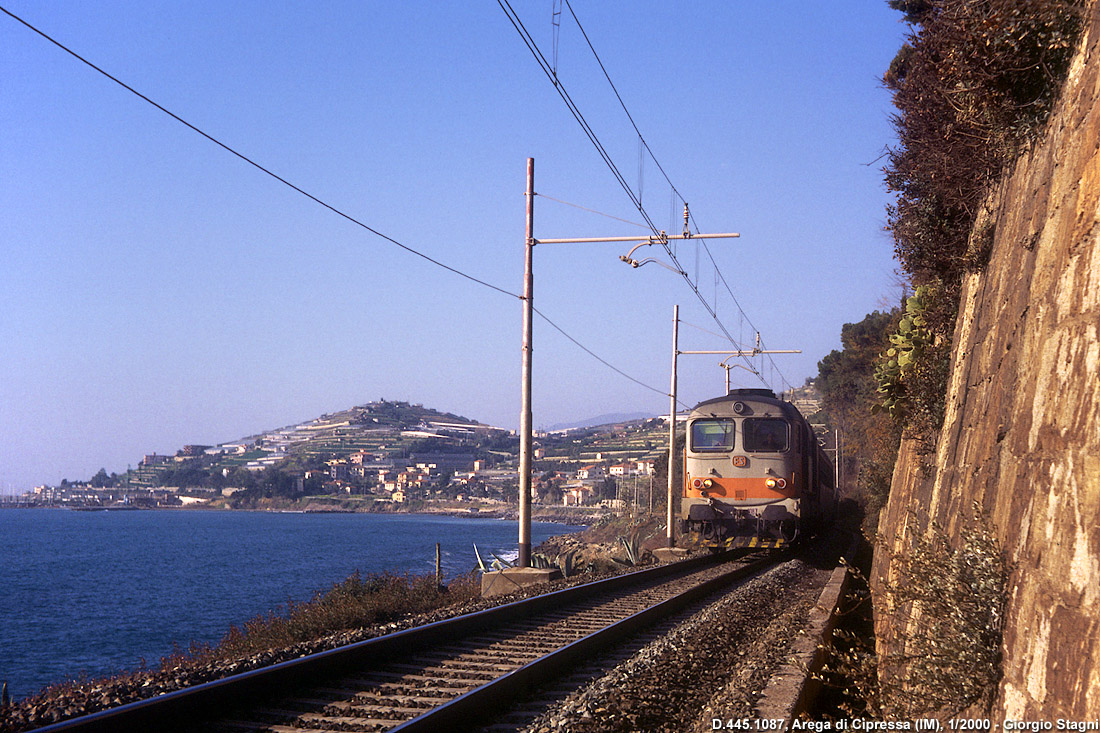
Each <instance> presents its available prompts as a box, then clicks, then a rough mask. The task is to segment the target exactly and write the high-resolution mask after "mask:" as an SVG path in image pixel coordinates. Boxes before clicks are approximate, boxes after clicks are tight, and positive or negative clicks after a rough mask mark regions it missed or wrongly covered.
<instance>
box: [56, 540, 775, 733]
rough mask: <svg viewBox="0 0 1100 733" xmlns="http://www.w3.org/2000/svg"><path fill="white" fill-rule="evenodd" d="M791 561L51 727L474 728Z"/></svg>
mask: <svg viewBox="0 0 1100 733" xmlns="http://www.w3.org/2000/svg"><path fill="white" fill-rule="evenodd" d="M784 557H785V556H784ZM727 559H728V558H727ZM779 559H780V557H779V556H770V557H765V558H756V559H745V560H741V561H731V562H723V561H722V560H723V558H721V557H704V558H696V559H693V560H688V561H685V562H681V563H674V564H670V565H664V566H659V567H657V568H652V569H649V570H643V571H638V572H635V573H630V574H627V575H622V576H617V577H614V578H609V579H606V580H603V581H598V582H595V583H589V584H586V585H581V586H575V587H573V588H568V589H565V590H561V591H557V592H554V593H549V594H545V595H541V596H535V597H533V598H529V599H526V600H523V601H518V602H515V603H511V604H507V605H504V606H499V607H497V608H492V609H488V610H485V611H481V612H478V613H473V614H468V615H466V616H459V617H457V618H453V619H448V620H445V621H440V622H437V623H434V624H429V625H427V626H422V627H417V628H412V629H407V630H405V631H401V632H397V633H394V634H389V635H387V636H382V637H378V638H375V639H370V640H368V641H364V642H359V643H357V644H352V645H349V646H346V647H341V648H338V649H333V650H330V651H327V652H321V653H318V654H313V655H309V656H306V657H302V658H300V659H295V660H291V661H288V662H284V663H282V664H278V665H274V666H272V667H268V668H264V669H260V670H255V671H252V672H247V673H244V674H240V675H235V676H233V677H228V678H225V679H222V680H217V681H215V682H210V683H207V684H204V685H198V686H196V687H192V688H188V689H185V690H180V691H178V692H173V693H169V694H166V695H161V696H159V697H156V698H152V699H150V700H144V701H141V702H136V703H131V704H129V705H124V706H122V707H119V708H115V709H111V710H104V711H101V712H99V713H95V714H93V715H89V716H85V717H82V718H75V719H72V720H69V721H65V722H62V723H58V724H56V725H52V726H48V727H46V728H42V729H40V731H41V732H42V733H54V732H55V731H119V730H218V731H226V732H229V731H234V732H242V731H271V732H272V733H289V732H290V731H294V732H295V733H302V732H303V731H312V732H315V733H320V732H321V731H367V732H373V731H389V730H393V731H403V732H405V733H408V732H410V731H440V730H462V729H465V728H469V727H472V726H474V725H476V724H477V723H478V722H480V721H481V720H483V719H484V718H486V717H487V716H488V715H491V714H492V713H494V712H497V711H499V710H500V709H502V708H504V707H506V706H507V705H508V704H509V703H510V702H511V701H512V700H514V699H515V698H516V697H518V696H522V695H524V694H525V693H526V692H527V691H528V690H530V689H532V688H534V687H535V686H537V685H539V684H541V683H543V682H544V681H545V680H547V679H551V678H553V677H555V676H557V675H561V674H563V673H564V672H565V671H566V670H568V669H569V668H570V667H572V666H574V665H576V664H577V663H578V662H580V661H583V660H585V659H587V658H590V657H591V656H592V655H593V654H595V653H596V651H597V650H599V649H602V648H604V647H606V646H608V645H610V644H612V643H614V642H616V641H618V640H621V639H623V638H625V637H628V636H630V635H632V634H635V633H638V632H639V631H640V630H642V629H644V628H645V627H647V626H650V625H651V624H653V623H655V622H656V621H658V620H660V619H662V618H664V617H667V616H668V615H669V614H672V613H675V612H676V611H678V610H681V609H683V608H685V607H687V606H688V605H690V604H692V603H694V602H696V601H698V600H699V599H700V598H703V597H705V596H707V595H708V594H710V593H713V592H714V591H716V590H717V589H719V588H722V587H725V586H728V585H730V584H732V583H734V582H737V581H739V580H742V579H745V578H748V577H751V576H753V575H755V574H758V573H760V572H763V571H764V570H766V569H767V568H769V567H771V566H772V565H774V564H775V563H776V562H778V561H779Z"/></svg>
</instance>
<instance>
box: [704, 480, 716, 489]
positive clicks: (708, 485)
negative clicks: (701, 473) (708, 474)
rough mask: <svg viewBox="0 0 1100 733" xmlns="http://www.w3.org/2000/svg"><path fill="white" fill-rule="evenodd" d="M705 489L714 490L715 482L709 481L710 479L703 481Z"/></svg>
mask: <svg viewBox="0 0 1100 733" xmlns="http://www.w3.org/2000/svg"><path fill="white" fill-rule="evenodd" d="M703 488H704V489H713V488H714V481H713V480H711V479H709V478H708V479H704V480H703Z"/></svg>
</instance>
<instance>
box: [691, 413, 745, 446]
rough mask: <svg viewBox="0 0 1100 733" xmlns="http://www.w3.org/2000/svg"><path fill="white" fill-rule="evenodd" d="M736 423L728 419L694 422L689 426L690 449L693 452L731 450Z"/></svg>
mask: <svg viewBox="0 0 1100 733" xmlns="http://www.w3.org/2000/svg"><path fill="white" fill-rule="evenodd" d="M735 427H736V423H735V422H734V421H733V420H731V419H728V418H715V419H713V420H696V421H695V422H693V423H692V424H691V449H692V450H693V451H728V450H733V436H734V429H735Z"/></svg>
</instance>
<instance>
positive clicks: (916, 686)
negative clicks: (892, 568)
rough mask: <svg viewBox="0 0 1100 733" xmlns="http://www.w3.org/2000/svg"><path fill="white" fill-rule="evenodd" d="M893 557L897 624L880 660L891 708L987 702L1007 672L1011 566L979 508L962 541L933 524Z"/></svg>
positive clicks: (895, 712)
mask: <svg viewBox="0 0 1100 733" xmlns="http://www.w3.org/2000/svg"><path fill="white" fill-rule="evenodd" d="M894 564H895V565H896V567H897V579H896V581H894V582H892V583H887V584H885V585H884V588H883V592H884V595H885V598H884V600H885V601H886V604H885V607H886V608H887V609H889V610H888V611H887V612H888V613H890V615H891V616H892V621H893V623H894V624H895V625H896V627H897V629H898V637H897V639H895V644H896V648H895V651H894V652H892V653H891V655H890V656H889V657H888V658H887V659H885V660H881V661H880V665H881V666H883V667H884V668H885V669H886V671H887V677H886V679H885V680H884V681H885V684H884V685H883V688H882V698H883V708H884V710H885V712H886V713H887V714H888V715H891V716H898V717H906V718H912V717H915V716H921V715H928V714H930V713H936V712H939V713H947V714H949V715H953V714H957V713H960V712H962V711H963V710H965V709H967V708H968V707H970V706H972V705H975V704H977V705H980V706H984V707H986V708H988V706H989V705H990V704H991V703H992V701H993V698H994V696H995V695H996V693H997V687H998V684H999V682H1000V679H1001V642H1002V631H1003V628H1004V618H1005V608H1006V606H1007V598H1008V591H1007V587H1008V575H1009V567H1008V563H1007V561H1006V560H1005V557H1004V554H1003V553H1002V551H1001V548H1000V546H999V544H998V542H997V539H996V537H995V536H994V534H993V532H992V530H991V528H990V527H989V526H988V524H987V523H986V522H985V521H984V519H983V518H982V517H981V515H980V513H979V512H978V508H977V507H976V506H975V514H974V520H973V521H972V522H971V523H970V525H969V526H967V527H964V528H963V529H962V530H961V531H960V533H959V542H958V543H957V546H954V545H952V543H951V541H950V539H949V538H948V536H947V535H946V533H945V532H944V530H943V528H942V527H940V526H939V525H937V524H935V523H933V524H932V526H931V527H930V529H929V531H928V532H927V533H925V535H924V536H922V537H918V538H917V539H916V540H915V542H914V543H913V547H912V548H911V549H910V550H909V551H908V552H907V553H905V554H902V555H897V556H895V557H894Z"/></svg>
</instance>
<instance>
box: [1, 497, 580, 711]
mask: <svg viewBox="0 0 1100 733" xmlns="http://www.w3.org/2000/svg"><path fill="white" fill-rule="evenodd" d="M579 529H582V528H581V527H576V526H570V525H561V524H550V523H543V522H533V523H532V526H531V540H532V543H533V544H536V545H537V544H538V543H540V542H542V541H543V540H545V539H546V538H548V537H550V536H552V535H557V534H564V533H567V532H573V531H577V530H579ZM518 534H519V529H518V523H517V522H516V521H515V520H510V521H509V520H502V519H489V518H465V517H447V516H440V515H423V514H302V513H278V512H244V511H203V510H148V511H111V512H108V511H97V512H82V511H71V510H67V509H4V510H0V682H7V683H8V691H9V694H10V695H11V696H12V698H13V699H19V698H22V697H26V696H27V695H30V694H33V693H35V692H37V691H39V690H40V689H41V688H43V687H44V686H46V685H49V684H53V683H58V682H62V681H65V680H71V679H79V678H81V677H86V678H95V677H101V676H104V675H107V674H111V673H114V672H117V671H120V670H129V669H135V668H138V667H139V666H141V665H142V664H143V663H144V664H147V665H148V666H150V667H153V666H155V665H156V664H157V663H158V662H159V661H160V659H161V658H162V657H163V656H165V655H167V654H169V653H171V652H172V651H173V648H174V647H176V646H179V647H182V648H186V647H187V646H188V645H189V644H190V643H191V642H192V641H197V642H204V643H211V644H212V643H216V642H217V641H218V640H219V639H221V638H222V636H223V635H224V634H225V632H226V631H228V629H229V627H230V626H232V625H238V626H239V625H240V624H242V623H243V622H245V621H247V620H248V619H251V618H253V617H255V616H257V615H260V614H266V613H269V612H271V611H273V610H275V609H277V608H278V607H280V606H281V605H283V604H286V603H287V602H288V601H290V600H295V601H305V600H309V599H310V598H311V597H313V595H314V594H315V593H316V592H319V591H323V590H325V589H327V588H329V587H331V586H332V585H333V584H334V583H336V582H339V581H341V580H343V579H344V578H346V577H348V576H349V575H351V574H352V573H354V572H355V571H357V570H358V571H360V572H361V573H363V574H367V573H375V572H383V571H392V572H412V573H418V574H430V573H434V572H435V545H436V543H437V542H438V543H439V544H440V546H441V551H442V564H443V572H444V575H445V577H447V578H451V577H454V576H456V575H459V574H462V573H465V572H468V571H470V570H472V569H474V568H476V567H477V559H476V557H475V554H474V546H475V545H476V546H477V549H478V551H479V552H480V554H481V555H482V557H483V558H484V559H485V561H486V562H487V563H489V562H491V560H492V556H493V554H496V555H497V556H500V557H502V558H504V559H512V558H514V557H515V555H516V545H517V542H518Z"/></svg>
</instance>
